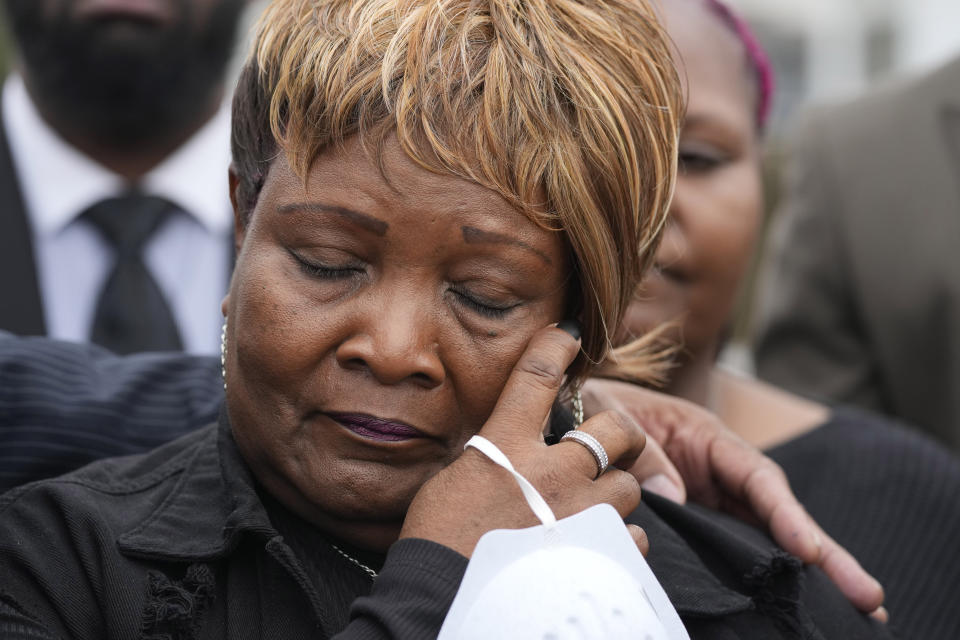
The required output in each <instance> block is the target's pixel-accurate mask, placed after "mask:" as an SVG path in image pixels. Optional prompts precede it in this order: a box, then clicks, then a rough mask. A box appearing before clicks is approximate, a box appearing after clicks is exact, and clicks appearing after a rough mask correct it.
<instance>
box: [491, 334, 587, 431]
mask: <svg viewBox="0 0 960 640" xmlns="http://www.w3.org/2000/svg"><path fill="white" fill-rule="evenodd" d="M579 350H580V340H579V336H577V337H574V336H573V335H571V333H568V332H567V331H565V330H562V329H558V328H556V327H547V328H545V329H541V330H540V331H538V332H537V333H535V334H534V335H533V338H531V339H530V342H529V343H528V344H527V348H526V349H525V350H524V352H523V355H521V356H520V360H518V361H517V364H516V366H514V368H513V372H512V373H511V374H510V377H509V379H508V380H507V384H506V386H504V388H503V392H502V393H501V394H500V399H499V400H498V401H497V406H496V407H494V409H493V413H492V414H491V415H490V418H489V419H488V420H487V422H486V424H485V425H484V426H483V428H482V429H481V430H480V435H482V436H484V437H486V438H489V439H490V440H493V441H494V442H497V443H498V444H501V445H502V443H505V442H510V441H511V440H512V439H516V438H517V437H518V436H520V437H528V436H530V435H535V436H537V437H538V438H539V437H540V436H541V433H542V429H543V425H544V423H545V421H546V419H547V416H548V415H549V413H550V409H551V408H552V407H553V403H554V401H555V400H556V398H557V393H559V391H560V387H561V385H562V384H563V378H564V372H565V371H566V369H567V367H568V366H570V363H571V362H573V360H574V358H576V357H577V353H578V352H579Z"/></svg>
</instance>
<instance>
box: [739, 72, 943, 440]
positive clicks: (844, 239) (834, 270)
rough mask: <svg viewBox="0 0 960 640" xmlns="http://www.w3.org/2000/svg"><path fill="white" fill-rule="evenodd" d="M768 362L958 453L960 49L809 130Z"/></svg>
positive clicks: (780, 231)
mask: <svg viewBox="0 0 960 640" xmlns="http://www.w3.org/2000/svg"><path fill="white" fill-rule="evenodd" d="M785 192H786V193H785V199H784V201H783V204H782V205H781V206H780V210H779V211H778V213H777V217H776V219H775V223H774V224H775V230H774V233H773V235H772V238H771V246H770V248H769V249H768V252H767V253H768V255H769V256H770V263H769V265H768V267H769V271H768V273H767V274H766V276H765V278H764V279H763V280H764V284H763V287H762V289H761V292H760V295H759V296H758V300H759V309H758V312H759V324H758V334H757V341H756V360H757V371H758V374H759V375H760V377H762V378H764V379H765V380H767V381H769V382H771V383H773V384H776V385H778V386H782V387H784V388H786V389H789V390H791V391H794V392H796V393H798V394H801V395H804V396H806V397H809V398H813V399H815V400H820V401H824V402H827V403H850V404H855V405H860V406H862V407H867V408H869V409H872V410H876V411H881V412H884V413H887V414H890V415H893V416H896V417H898V418H900V419H902V420H905V421H907V422H909V423H912V424H915V425H918V426H919V427H921V428H923V429H924V430H925V431H927V432H928V433H929V434H930V435H932V436H934V437H935V438H937V439H938V440H939V441H940V442H942V443H944V444H946V445H948V446H950V447H951V448H952V449H953V450H954V451H960V251H958V249H957V247H958V246H960V58H957V59H954V60H953V61H951V62H949V63H948V64H946V65H944V66H942V67H941V68H939V69H937V70H936V71H933V72H932V73H929V74H928V75H925V76H923V77H919V78H914V79H910V80H907V81H903V82H901V83H899V84H896V85H893V86H890V87H888V88H885V89H883V90H881V91H879V92H877V93H875V94H873V95H870V96H868V97H865V98H861V99H859V100H856V101H854V102H852V103H849V104H846V105H842V106H836V107H823V108H819V109H816V110H814V111H812V112H811V113H809V114H808V115H807V116H806V117H805V119H804V120H803V121H802V123H801V124H800V126H799V127H798V128H797V132H796V135H795V137H794V150H793V154H792V157H791V160H790V165H789V167H788V171H787V173H786V181H785Z"/></svg>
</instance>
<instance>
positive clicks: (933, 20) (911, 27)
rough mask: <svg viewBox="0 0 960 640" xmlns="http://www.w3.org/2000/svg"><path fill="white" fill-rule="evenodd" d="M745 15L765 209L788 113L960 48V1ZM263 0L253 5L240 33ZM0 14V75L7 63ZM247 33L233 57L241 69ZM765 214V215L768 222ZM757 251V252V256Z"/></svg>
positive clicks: (737, 338) (819, 0) (787, 2)
mask: <svg viewBox="0 0 960 640" xmlns="http://www.w3.org/2000/svg"><path fill="white" fill-rule="evenodd" d="M727 2H729V4H730V5H732V6H733V7H734V8H735V9H737V10H738V11H739V12H740V13H741V15H743V16H745V17H746V18H747V20H748V21H749V22H750V24H751V25H752V26H753V28H754V30H755V31H756V33H757V35H758V37H759V39H760V41H761V42H762V44H763V45H764V47H765V48H766V49H767V51H768V53H769V55H770V58H771V61H772V63H773V66H774V68H775V71H776V79H777V85H776V93H775V96H774V100H773V111H772V116H771V119H770V122H769V125H768V130H767V142H766V147H767V149H766V155H767V161H766V163H765V169H766V176H765V184H766V188H767V210H768V212H772V211H773V210H774V209H775V207H776V204H777V200H778V185H779V181H780V175H779V173H780V167H781V164H782V163H781V157H782V144H783V140H784V136H785V135H786V134H787V133H788V132H789V130H790V126H791V123H792V121H793V117H794V116H795V115H796V113H797V111H798V110H799V109H802V108H803V106H804V105H806V104H810V103H824V102H836V101H843V100H848V99H850V98H853V97H856V96H857V95H859V94H861V93H863V92H864V91H866V90H868V89H870V88H873V87H876V86H877V85H880V84H882V83H884V82H887V81H890V80H891V79H894V78H897V77H900V76H904V75H909V74H915V73H920V72H923V71H927V70H930V69H932V68H934V67H936V66H937V65H939V64H941V63H943V62H945V61H946V60H947V59H949V58H950V57H952V56H954V55H956V54H957V53H958V52H960V27H958V25H960V0H727ZM266 4H267V0H259V1H257V2H253V3H251V6H250V7H249V10H248V12H247V17H246V20H245V23H246V25H247V27H246V28H245V31H247V32H248V31H249V25H252V23H253V21H254V20H255V17H256V16H257V15H258V14H259V12H260V11H261V10H262V8H263V7H264V6H265V5H266ZM3 21H4V16H3V15H2V14H0V75H2V74H3V73H5V71H6V69H7V68H8V67H9V65H10V63H11V57H12V55H13V54H12V51H11V49H10V36H9V34H8V33H7V30H6V25H4V24H2V23H3ZM246 47H247V39H241V46H240V47H239V48H238V52H237V55H236V56H235V60H234V64H233V69H234V70H235V71H236V70H239V65H240V62H241V60H242V53H243V51H245V50H246ZM769 219H770V216H768V218H767V222H768V223H769ZM760 251H761V252H760V253H759V254H758V255H762V245H761V250H760ZM753 280H754V279H753V277H751V278H750V279H749V280H748V282H747V286H745V287H744V289H743V291H742V296H741V301H740V304H739V312H738V314H737V318H738V320H737V322H736V323H735V326H734V327H733V331H732V335H731V337H732V342H731V346H732V347H733V348H732V349H731V350H730V352H731V353H730V356H729V358H725V359H727V360H728V361H729V362H730V363H731V364H733V365H734V366H736V367H737V368H742V369H746V370H749V369H750V368H751V366H750V362H749V358H748V357H747V355H746V352H745V350H743V349H742V348H741V347H740V346H739V345H740V344H742V343H743V342H744V340H745V339H746V338H747V337H748V336H749V335H750V332H751V326H750V318H751V312H750V311H751V309H752V301H753V289H754V287H753Z"/></svg>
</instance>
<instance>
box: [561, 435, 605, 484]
mask: <svg viewBox="0 0 960 640" xmlns="http://www.w3.org/2000/svg"><path fill="white" fill-rule="evenodd" d="M564 440H573V441H575V442H577V443H579V444H582V445H583V446H585V447H586V448H587V451H589V452H590V454H591V455H592V456H593V459H594V460H595V461H596V463H597V475H596V476H594V478H593V479H594V480H596V479H597V478H599V477H600V474H601V473H603V472H604V471H606V470H607V467H608V466H609V465H610V458H608V457H607V450H606V449H604V448H603V445H602V444H600V441H599V440H597V439H596V438H594V437H593V436H592V435H590V434H589V433H587V432H586V431H577V430H576V429H574V430H572V431H567V432H566V433H565V434H563V437H561V438H560V441H561V442H563V441H564Z"/></svg>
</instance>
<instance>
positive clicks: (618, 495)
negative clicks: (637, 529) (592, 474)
mask: <svg viewBox="0 0 960 640" xmlns="http://www.w3.org/2000/svg"><path fill="white" fill-rule="evenodd" d="M640 495H641V491H640V484H639V483H638V482H637V479H636V478H634V477H633V476H631V475H630V474H629V473H627V472H626V471H620V470H619V469H612V470H610V471H608V472H607V473H605V474H603V475H602V476H600V477H599V478H597V480H596V482H594V483H593V491H592V493H591V494H590V496H591V501H592V502H593V503H594V504H600V503H605V504H608V505H610V506H611V507H613V508H614V509H616V510H617V513H619V514H620V517H621V518H626V517H627V516H628V515H630V514H631V513H633V511H634V510H635V509H636V508H637V505H639V504H640Z"/></svg>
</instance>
